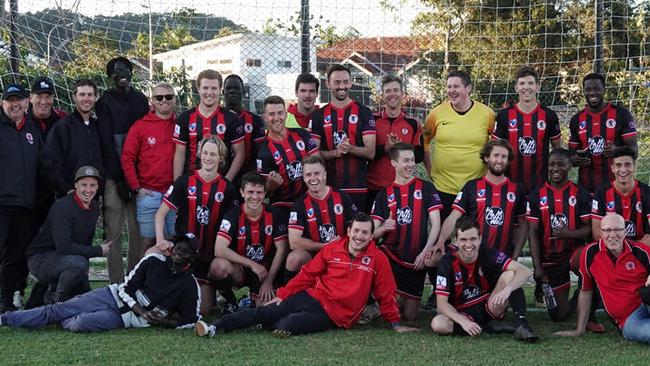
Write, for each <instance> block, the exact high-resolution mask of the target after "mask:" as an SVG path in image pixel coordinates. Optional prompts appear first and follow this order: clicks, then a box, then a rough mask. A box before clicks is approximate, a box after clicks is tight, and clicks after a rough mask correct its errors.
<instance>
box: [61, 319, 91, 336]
mask: <svg viewBox="0 0 650 366" xmlns="http://www.w3.org/2000/svg"><path fill="white" fill-rule="evenodd" d="M61 326H63V329H65V330H68V331H70V332H73V333H81V332H87V331H88V329H87V327H86V324H84V321H83V319H82V317H81V316H79V315H75V316H73V317H71V318H68V319H66V320H64V321H63V322H62V323H61Z"/></svg>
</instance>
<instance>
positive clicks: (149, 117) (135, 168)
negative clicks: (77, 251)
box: [122, 83, 176, 263]
mask: <svg viewBox="0 0 650 366" xmlns="http://www.w3.org/2000/svg"><path fill="white" fill-rule="evenodd" d="M151 105H152V106H153V111H150V112H149V113H147V114H146V115H145V116H144V117H142V118H141V119H140V120H138V121H136V122H135V124H133V126H132V127H131V128H130V129H129V133H128V135H127V137H126V140H125V142H124V148H123V150H122V170H124V176H125V178H126V181H127V183H128V185H129V187H130V188H131V189H132V190H133V191H134V192H136V193H137V195H136V216H137V220H138V226H139V229H140V237H141V243H142V246H141V247H140V248H135V250H132V249H131V247H130V246H129V252H130V253H129V259H130V258H131V256H132V255H133V256H134V260H135V262H133V263H137V262H138V260H139V259H140V258H142V256H143V255H144V252H145V251H146V250H147V249H148V248H149V247H151V246H152V245H154V244H155V243H156V233H155V229H154V216H155V214H156V211H157V210H158V208H159V207H160V203H161V201H162V197H163V194H164V192H165V191H166V190H167V188H169V187H170V186H171V184H172V182H173V166H172V161H173V158H174V141H173V140H172V137H173V134H174V124H175V122H176V117H175V115H174V106H175V105H176V97H175V96H174V88H173V87H172V86H171V85H169V84H167V83H159V84H157V85H156V86H154V88H153V93H152V96H151ZM174 221H175V215H174V213H173V212H169V213H168V214H167V216H166V218H165V235H167V236H168V237H171V236H172V235H173V234H174ZM129 263H131V260H129Z"/></svg>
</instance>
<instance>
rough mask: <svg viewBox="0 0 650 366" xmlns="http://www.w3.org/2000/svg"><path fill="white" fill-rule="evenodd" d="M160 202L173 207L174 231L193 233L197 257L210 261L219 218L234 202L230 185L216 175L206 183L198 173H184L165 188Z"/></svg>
mask: <svg viewBox="0 0 650 366" xmlns="http://www.w3.org/2000/svg"><path fill="white" fill-rule="evenodd" d="M163 203H164V204H166V205H167V206H168V207H169V208H171V209H173V210H176V232H177V233H191V234H194V235H196V237H197V239H198V241H199V246H200V248H199V256H198V260H199V261H201V262H204V263H206V262H207V263H210V261H211V260H212V258H214V241H215V239H216V237H217V230H218V228H219V224H220V223H221V219H222V218H223V215H224V214H225V213H226V211H228V210H229V209H230V208H231V207H233V206H237V205H238V202H237V194H236V191H235V187H234V186H233V184H232V183H230V181H229V180H228V178H226V177H223V176H220V175H218V176H217V177H216V178H215V179H213V180H212V181H210V182H207V181H205V180H203V178H201V176H199V173H198V172H195V173H194V174H185V175H182V176H180V177H179V178H178V179H176V181H175V182H174V184H172V185H171V186H170V187H169V189H168V190H167V193H165V196H164V197H163Z"/></svg>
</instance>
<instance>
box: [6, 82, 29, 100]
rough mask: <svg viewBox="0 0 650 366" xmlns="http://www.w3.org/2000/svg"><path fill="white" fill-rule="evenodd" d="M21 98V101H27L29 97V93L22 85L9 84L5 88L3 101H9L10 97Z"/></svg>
mask: <svg viewBox="0 0 650 366" xmlns="http://www.w3.org/2000/svg"><path fill="white" fill-rule="evenodd" d="M14 96H16V97H20V98H21V99H25V98H27V97H29V92H27V90H25V87H24V86H22V85H20V84H9V85H7V86H6V87H5V89H4V91H3V92H2V100H7V99H9V97H14Z"/></svg>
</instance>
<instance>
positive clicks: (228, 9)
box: [7, 0, 421, 37]
mask: <svg viewBox="0 0 650 366" xmlns="http://www.w3.org/2000/svg"><path fill="white" fill-rule="evenodd" d="M389 1H392V2H393V3H398V2H399V1H400V0H389ZM7 3H8V1H7ZM378 3H379V2H378V1H376V0H310V13H311V15H313V16H314V19H316V20H317V21H319V22H321V25H323V26H327V25H334V26H336V27H337V29H344V28H346V27H348V26H352V27H354V28H355V29H357V30H358V31H360V32H361V34H362V35H364V36H368V37H374V36H399V35H407V34H408V33H409V28H410V23H411V21H412V20H413V18H414V17H415V16H416V15H417V13H418V7H420V6H421V5H419V0H406V2H405V4H406V5H403V6H401V7H400V9H399V10H398V11H395V12H391V11H388V10H385V9H383V8H382V7H381V6H380V5H379V4H378ZM149 4H151V9H152V11H153V12H161V13H162V12H171V11H174V10H177V9H179V8H182V7H189V8H193V9H196V10H197V11H198V12H202V13H209V14H213V15H218V16H225V17H227V18H229V19H230V20H232V21H234V22H235V23H239V24H243V25H245V26H246V27H248V28H249V29H252V30H261V29H262V27H263V25H264V23H265V22H266V21H267V19H268V18H273V19H276V18H280V19H281V20H282V21H285V22H288V21H289V17H290V16H291V15H294V14H295V13H296V12H297V11H299V9H300V0H200V1H195V0H103V1H100V0H19V1H18V6H19V9H18V11H19V12H21V13H22V12H37V11H39V10H43V9H46V8H57V7H62V8H63V9H68V10H74V9H78V11H79V12H80V13H82V14H84V15H86V16H94V15H107V16H110V15H117V14H121V13H124V12H126V11H130V12H133V13H146V12H148V11H149V10H148V9H149ZM7 6H8V5H7ZM321 16H322V17H323V19H322V20H318V19H320V17H321ZM328 22H329V23H328Z"/></svg>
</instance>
